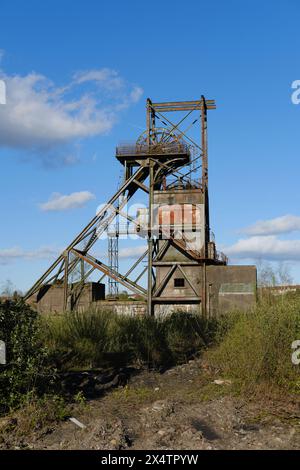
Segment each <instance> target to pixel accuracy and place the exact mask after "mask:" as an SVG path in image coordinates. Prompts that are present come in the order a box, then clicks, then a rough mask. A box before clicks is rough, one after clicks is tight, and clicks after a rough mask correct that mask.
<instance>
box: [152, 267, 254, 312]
mask: <svg viewBox="0 0 300 470" xmlns="http://www.w3.org/2000/svg"><path fill="white" fill-rule="evenodd" d="M181 268H182V269H183V271H184V273H185V274H186V276H187V278H188V279H189V280H190V282H191V284H192V285H193V288H194V289H195V291H196V292H194V289H193V288H192V287H191V286H190V285H189V283H188V282H187V281H186V280H185V286H184V287H182V288H177V287H174V279H175V278H177V277H180V278H183V275H182V273H181V271H180V270H179V268H177V269H176V270H175V272H174V273H173V275H172V276H171V277H170V279H169V281H168V282H167V284H166V286H165V288H164V289H163V290H162V292H161V293H160V296H159V297H160V299H161V300H160V299H159V300H157V302H159V304H160V305H156V306H155V312H156V311H157V312H162V311H171V310H175V309H179V307H180V306H181V309H182V310H184V311H200V310H201V305H199V304H201V303H202V302H203V299H202V280H203V276H204V268H203V267H202V266H182V267H181ZM169 269H170V266H159V267H158V268H157V281H158V282H157V285H159V283H160V282H161V281H162V279H163V278H164V277H165V276H166V274H167V272H168V271H169ZM205 269H206V292H207V298H206V302H207V303H206V308H207V313H208V315H209V316H211V317H215V316H218V315H220V314H222V313H226V312H228V311H230V310H234V309H239V310H243V311H244V310H247V309H250V308H251V307H253V306H254V305H255V303H256V267H255V266H221V265H208V266H206V268H205ZM197 296H198V297H200V300H199V301H198V303H196V304H195V305H191V302H192V300H193V298H195V297H197ZM171 299H173V302H172V303H174V304H175V305H170V304H171ZM166 301H168V304H169V305H168V306H167V305H165V303H166Z"/></svg>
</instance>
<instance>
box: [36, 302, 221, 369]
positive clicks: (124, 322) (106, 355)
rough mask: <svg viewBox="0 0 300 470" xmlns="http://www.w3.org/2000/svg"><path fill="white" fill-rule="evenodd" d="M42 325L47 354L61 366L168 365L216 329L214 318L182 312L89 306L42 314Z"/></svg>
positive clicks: (203, 344)
mask: <svg viewBox="0 0 300 470" xmlns="http://www.w3.org/2000/svg"><path fill="white" fill-rule="evenodd" d="M42 325H43V332H44V333H43V334H44V338H45V342H46V345H47V347H48V349H49V350H50V351H51V353H52V357H53V360H55V361H56V363H57V364H58V365H59V367H64V368H69V367H103V366H108V365H110V366H116V365H133V364H137V363H138V364H146V365H148V366H149V367H164V366H169V365H172V364H175V363H178V362H183V361H185V360H186V359H187V358H189V357H190V356H191V355H193V354H196V353H198V352H199V351H200V350H202V349H203V348H204V347H207V346H209V345H210V344H211V342H212V340H213V337H214V334H215V331H216V322H215V321H212V320H210V321H209V320H204V319H201V318H200V317H199V316H197V315H190V314H186V313H183V312H177V313H174V314H173V315H171V316H168V317H166V318H153V317H147V316H146V317H131V316H119V315H115V314H112V313H110V312H105V311H101V312H99V311H92V310H91V311H89V312H85V313H78V312H77V313H68V314H66V315H58V316H48V317H47V318H44V319H43V320H42Z"/></svg>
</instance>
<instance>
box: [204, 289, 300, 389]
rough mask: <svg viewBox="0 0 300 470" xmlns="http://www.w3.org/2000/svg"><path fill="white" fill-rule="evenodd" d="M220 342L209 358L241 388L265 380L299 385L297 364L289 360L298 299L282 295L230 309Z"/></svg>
mask: <svg viewBox="0 0 300 470" xmlns="http://www.w3.org/2000/svg"><path fill="white" fill-rule="evenodd" d="M221 331H222V334H221V335H220V337H219V344H218V346H217V347H216V348H213V349H211V350H210V351H209V352H208V354H207V357H208V360H209V362H210V363H211V364H212V365H213V366H214V367H215V368H218V369H219V370H220V373H222V374H223V376H224V377H227V378H232V379H235V381H236V382H237V383H239V385H240V388H241V389H247V390H251V389H252V388H253V386H255V385H257V384H259V383H262V382H266V383H269V384H273V385H277V386H280V387H284V388H289V389H292V390H294V391H297V390H298V391H299V389H300V366H297V365H294V364H292V361H291V354H292V349H291V344H292V342H293V341H294V340H296V339H300V302H299V299H298V298H297V297H293V296H284V297H280V298H278V299H275V300H274V299H273V300H272V302H269V301H261V302H260V303H259V304H258V305H257V307H256V308H254V309H253V310H252V311H249V312H248V313H239V312H235V313H233V314H232V315H231V316H230V317H229V318H227V319H226V320H225V321H224V322H223V326H222V328H221Z"/></svg>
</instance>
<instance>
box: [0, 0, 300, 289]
mask: <svg viewBox="0 0 300 470" xmlns="http://www.w3.org/2000/svg"><path fill="white" fill-rule="evenodd" d="M0 12H1V16H0V20H1V28H0V49H1V51H2V52H1V54H0V57H1V62H0V78H2V79H3V80H4V81H5V83H6V86H7V104H6V105H0V158H1V170H2V171H1V173H2V179H1V198H0V211H1V216H2V224H1V227H2V230H1V234H0V285H1V283H4V282H5V280H6V279H11V281H12V282H13V283H14V284H15V285H16V286H17V287H18V288H20V289H22V290H25V289H27V288H29V287H30V286H31V285H32V283H33V282H34V281H35V280H36V278H37V277H38V276H39V275H40V274H42V272H43V271H44V270H45V269H46V268H47V267H48V265H49V263H50V262H51V259H53V256H54V254H55V253H56V252H57V251H59V250H61V249H63V248H64V247H65V246H66V245H67V244H68V243H69V242H70V241H71V240H72V239H73V238H74V236H75V235H76V234H77V232H78V231H79V230H81V228H82V227H83V226H84V225H85V224H86V223H87V222H88V221H89V219H90V218H91V217H92V216H93V215H94V214H95V211H96V207H97V205H98V204H99V203H103V202H105V201H106V200H107V199H108V198H109V197H110V196H111V195H112V194H113V193H114V192H115V190H116V188H117V185H118V179H119V175H120V169H121V167H120V165H119V164H118V162H117V161H116V160H115V158H114V150H115V146H116V144H117V143H118V142H119V141H122V140H123V141H124V140H134V139H135V138H136V137H138V135H139V133H140V132H141V131H142V129H143V128H144V127H145V100H146V98H147V97H148V96H149V97H150V98H152V99H153V101H170V100H174V101H175V100H176V101H180V100H190V99H197V98H199V97H200V96H201V94H204V95H205V96H206V97H207V98H209V99H212V98H213V99H215V100H216V103H217V110H216V111H212V112H210V114H209V189H210V204H211V206H210V207H211V226H212V229H213V231H214V232H215V234H216V241H217V243H218V246H219V247H220V248H223V249H224V251H227V253H228V254H229V256H230V259H231V261H232V262H239V263H252V262H253V261H255V260H258V259H263V260H264V259H266V260H268V261H269V262H272V263H273V262H274V263H277V262H285V263H288V265H289V266H290V269H291V272H292V275H293V278H294V282H299V283H300V210H299V189H298V188H299V171H300V161H299V151H298V148H299V139H298V136H299V130H298V129H299V125H300V105H298V106H297V105H295V104H293V103H292V100H291V94H292V91H293V90H292V88H291V84H292V82H293V81H295V80H297V79H300V56H299V50H300V47H299V46H300V35H299V14H300V5H299V2H297V0H287V1H267V0H265V1H264V2H261V1H258V0H252V1H250V0H249V1H245V2H241V1H238V0H228V1H226V2H224V1H221V0H216V1H211V2H207V1H202V0H197V1H196V0H187V1H186V2H180V1H176V0H172V1H169V0H167V1H164V2H162V1H156V0H154V1H152V2H151V3H149V2H142V1H129V0H128V1H120V0H119V1H111V2H103V1H95V0H85V1H82V0H77V1H76V2H74V1H73V2H71V1H67V0H60V1H56V0H52V1H51V2H50V1H44V2H39V1H33V0H27V2H22V1H16V0H9V1H6V0H2V2H1V7H0ZM74 193H79V195H78V194H77V195H76V194H75V195H74ZM58 194H59V195H58ZM64 196H67V198H64ZM55 198H56V202H57V199H58V200H59V201H58V205H57V204H56V205H55V204H54V205H53V199H55ZM49 201H50V202H52V205H51V204H50V206H49V204H48V205H46V206H45V205H44V206H41V204H46V203H49ZM61 204H62V205H61ZM49 207H50V208H52V210H49ZM55 207H56V208H62V207H63V209H64V210H53V209H55ZM273 219H274V220H273ZM258 221H261V222H260V223H259V224H257V222H258ZM266 221H267V222H266ZM249 227H251V228H250V229H249ZM136 243H137V244H138V242H136ZM124 262H125V258H124ZM128 262H129V261H128Z"/></svg>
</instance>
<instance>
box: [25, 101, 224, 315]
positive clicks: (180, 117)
mask: <svg viewBox="0 0 300 470" xmlns="http://www.w3.org/2000/svg"><path fill="white" fill-rule="evenodd" d="M215 107H216V106H215V101H214V100H206V99H205V98H204V96H201V99H199V100H195V101H183V102H165V103H154V102H152V101H151V100H150V99H148V100H147V103H146V130H145V132H143V133H142V134H141V135H140V137H139V138H138V140H137V141H136V142H134V143H125V144H121V145H119V146H118V147H117V149H116V158H117V159H118V161H119V162H120V164H121V165H122V166H123V170H124V178H123V182H122V183H121V184H120V187H119V189H118V190H117V192H116V193H115V194H114V195H113V196H112V197H111V199H110V200H109V201H108V202H107V204H106V205H105V206H103V207H102V208H101V210H100V211H99V212H98V213H97V214H96V215H95V217H94V218H93V219H92V220H91V221H90V222H89V223H88V224H87V225H86V227H85V228H84V229H83V230H82V231H81V232H80V233H79V234H78V235H77V236H76V237H75V239H74V240H73V241H72V242H71V243H70V244H69V245H68V246H67V248H66V249H65V250H64V252H63V253H61V255H60V256H59V257H58V258H57V259H56V261H55V262H54V263H53V264H52V266H50V268H49V269H48V270H47V271H46V272H45V273H44V274H43V275H42V276H41V277H40V278H39V279H38V281H37V282H36V283H35V284H34V285H33V286H32V288H31V289H30V290H29V291H28V292H27V294H26V295H25V299H32V298H33V297H35V298H36V299H37V301H38V300H39V299H41V298H42V297H43V295H44V293H46V292H47V291H48V290H49V289H51V288H52V287H55V286H60V288H61V289H63V309H64V310H72V309H74V308H76V304H77V302H78V299H79V298H80V296H81V294H82V292H83V290H84V288H85V285H86V283H87V282H88V281H89V280H90V279H91V278H92V277H93V279H95V282H96V283H98V284H101V283H102V282H103V280H104V278H109V279H110V281H109V294H110V297H112V298H113V297H117V295H118V285H122V286H123V287H124V288H125V289H126V290H128V291H130V292H133V293H135V294H138V295H139V296H140V298H142V299H144V300H145V301H146V302H147V313H148V314H149V315H152V314H153V313H154V311H155V310H157V309H158V310H159V308H164V306H166V305H177V306H180V305H181V306H183V307H187V306H190V305H192V306H193V309H194V310H195V309H196V310H197V311H199V312H201V313H202V314H207V310H209V306H210V300H209V298H208V297H209V291H210V290H211V285H212V284H210V282H209V280H208V278H207V267H209V266H215V267H225V266H226V264H227V258H226V256H225V255H224V254H222V253H218V252H217V250H216V246H215V242H214V238H213V236H212V233H211V231H210V224H209V195H208V149H207V114H208V111H210V110H214V109H215ZM140 193H141V194H143V197H144V198H145V200H146V201H147V204H146V207H144V208H141V209H140V210H138V211H137V214H136V216H132V215H129V213H128V210H127V209H126V207H127V204H128V201H129V200H131V199H132V198H133V197H134V196H136V194H140ZM112 227H113V229H112ZM105 233H106V234H107V236H108V240H109V242H108V247H109V262H108V264H106V263H104V261H103V258H102V259H99V258H100V257H99V256H96V255H95V254H93V253H94V248H95V245H96V243H97V242H98V241H99V239H101V238H102V237H103V234H105ZM121 233H122V234H129V233H134V234H136V235H137V236H138V237H139V238H140V239H143V240H144V241H145V242H146V243H147V246H146V247H145V251H144V252H143V253H142V254H141V255H140V256H137V258H136V259H135V260H134V262H133V263H132V264H131V265H130V267H129V269H127V270H126V272H124V273H121V272H120V270H119V263H118V243H119V237H120V234H121ZM222 272H223V271H222ZM97 273H98V276H97V277H96V278H95V275H96V274H97Z"/></svg>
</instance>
